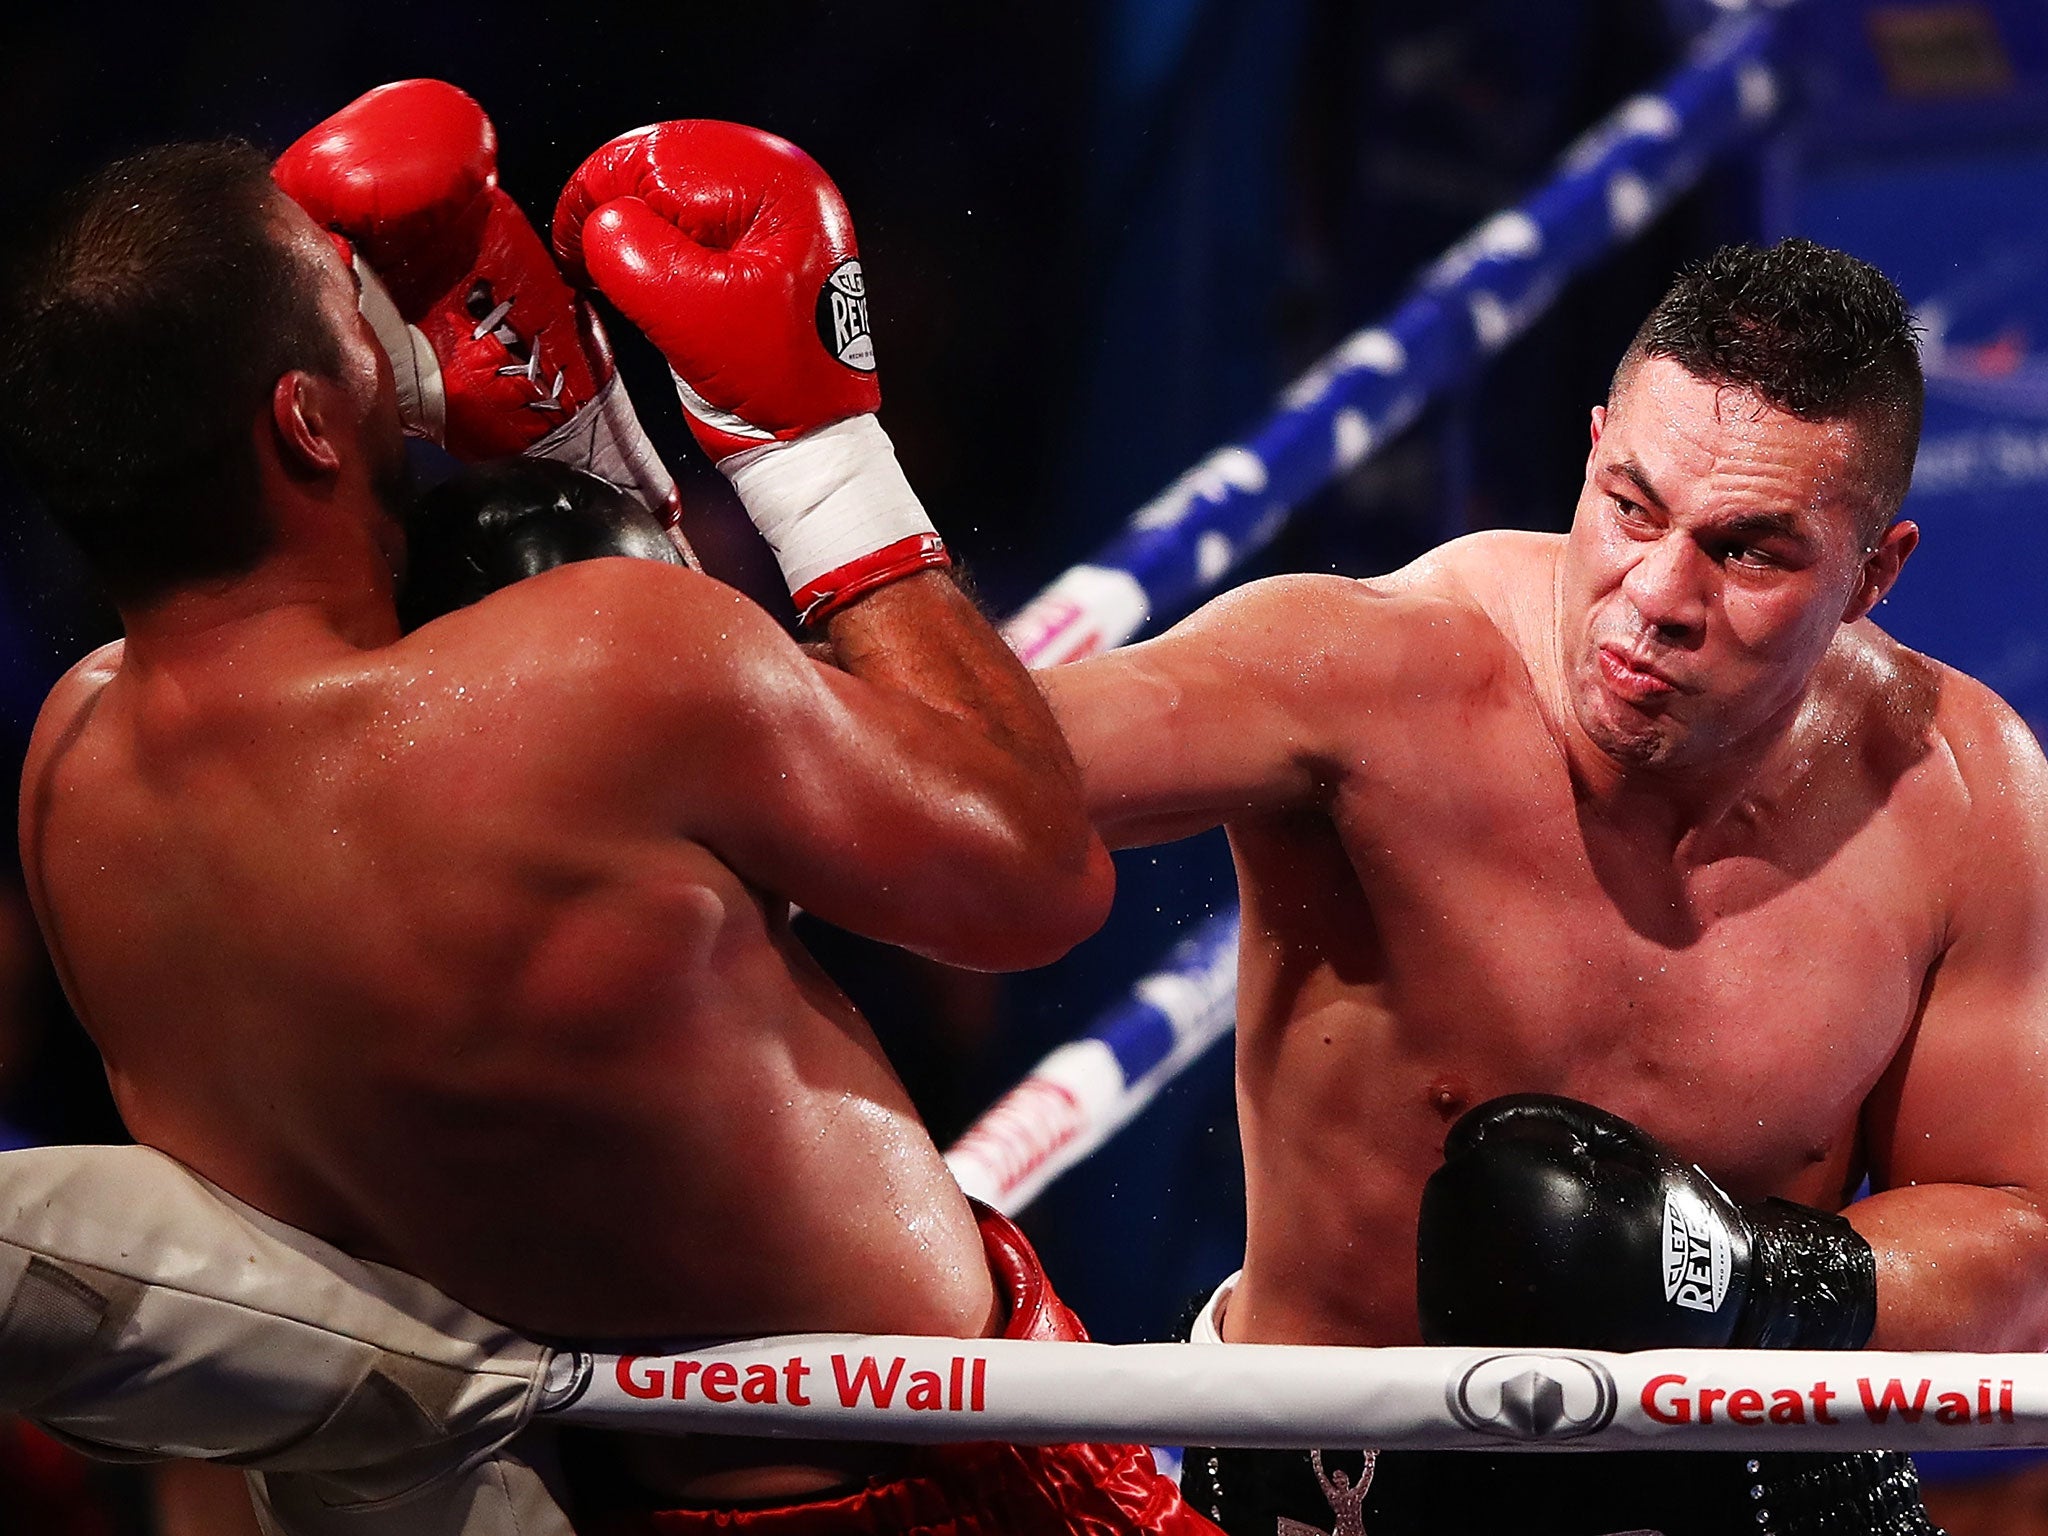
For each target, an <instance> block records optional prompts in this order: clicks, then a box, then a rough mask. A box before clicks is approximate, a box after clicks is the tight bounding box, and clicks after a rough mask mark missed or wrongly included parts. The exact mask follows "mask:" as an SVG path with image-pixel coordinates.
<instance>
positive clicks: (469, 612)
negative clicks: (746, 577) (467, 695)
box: [400, 558, 800, 705]
mask: <svg viewBox="0 0 2048 1536" xmlns="http://www.w3.org/2000/svg"><path fill="white" fill-rule="evenodd" d="M400 649H401V650H403V651H409V652H411V653H413V655H415V656H421V655H424V656H425V657H430V658H442V659H445V660H446V661H448V662H449V663H450V664H452V665H455V666H457V667H458V668H459V669H460V670H463V671H475V672H480V673H482V674H483V675H485V676H492V675H498V674H500V673H509V674H516V676H517V678H518V680H519V681H520V682H521V683H522V684H524V685H525V686H527V687H547V686H548V685H550V684H560V685H563V686H566V687H569V688H573V689H575V690H577V691H579V692H582V693H585V694H586V695H589V696H590V699H591V702H592V703H593V704H597V705H602V704H604V703H606V702H607V699H608V698H610V699H616V697H617V695H618V694H619V693H621V692H623V693H627V694H631V693H633V692H635V691H638V690H642V689H649V688H652V689H656V690H659V691H660V692H662V693H664V694H669V695H674V694H677V693H679V692H680V693H684V694H687V693H692V692H698V691H716V690H718V689H719V688H721V687H724V686H729V685H730V684H731V682H732V680H733V678H734V676H735V675H736V674H740V673H752V672H757V671H758V670H759V669H760V666H761V664H762V663H763V662H770V661H773V662H780V661H785V660H788V659H790V658H793V657H795V656H797V655H798V654H800V653H798V652H797V651H796V648H795V646H794V644H793V643H792V642H791V641H790V640H789V639H788V637H787V636H786V635H785V634H784V633H783V631H782V630H781V628H780V626H778V625H777V624H776V623H775V622H774V621H773V620H772V619H771V618H769V616H768V615H767V614H766V613H764V612H763V611H762V610H761V609H760V607H759V606H758V605H756V604H755V603H754V602H753V601H751V600H750V599H749V598H748V597H747V596H746V595H745V594H744V593H742V592H739V591H737V590H736V589H734V588H732V587H729V586H726V585H725V584H724V583H723V582H720V581H717V580H714V579H713V578H711V577H708V576H704V575H701V574H699V573H698V572H695V571H690V570H685V569H683V568H682V567H680V566H672V565H664V564H661V563H659V562H656V561H652V560H633V559H626V558H617V559H602V560H585V561H580V562H576V563H573V564H569V565H563V566H558V567H556V568H555V569H553V570H550V571H545V572H542V573H541V574H540V575H538V576H530V577H528V578H526V579H525V580H524V581H518V582H514V583H513V584H512V585H510V586H507V587H504V588H502V589H500V590H499V591H497V592H494V593H492V594H491V595H490V596H489V597H486V598H485V599H483V600H482V601H481V602H479V603H476V604H473V605H472V606H470V607H468V608H463V609H459V610H458V611H456V612H454V613H451V614H448V615H446V616H444V617H442V618H440V619H436V620H434V621H433V622H432V623H430V624H426V625H423V626H422V627H421V628H419V629H418V630H416V631H414V632H413V633H412V634H411V635H409V636H408V637H407V638H406V639H405V641H403V642H401V646H400Z"/></svg>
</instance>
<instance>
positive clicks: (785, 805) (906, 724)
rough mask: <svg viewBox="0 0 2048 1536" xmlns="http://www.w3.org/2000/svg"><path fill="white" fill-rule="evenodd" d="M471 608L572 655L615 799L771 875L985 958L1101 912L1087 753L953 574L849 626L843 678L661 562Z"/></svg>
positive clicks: (766, 623) (1038, 945) (877, 932)
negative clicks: (1077, 749) (1085, 790)
mask: <svg viewBox="0 0 2048 1536" xmlns="http://www.w3.org/2000/svg"><path fill="white" fill-rule="evenodd" d="M466 612H467V613H469V614H472V615H476V616H477V620H478V622H489V623H491V625H492V627H494V628H495V627H496V625H497V623H498V622H500V621H501V620H502V621H503V622H504V623H505V624H506V625H507V626H508V627H509V629H510V630H511V632H513V633H516V634H521V635H522V636H523V637H524V638H523V640H522V642H521V643H522V645H523V646H526V647H533V648H535V649H539V650H541V651H542V652H543V653H545V654H551V655H553V656H556V657H558V658H563V659H564V661H565V665H564V667H563V681H564V683H565V689H564V692H565V693H567V694H570V695H573V696H575V697H578V698H579V699H583V700H585V703H584V704H582V705H579V706H578V708H577V709H576V710H574V711H572V717H573V718H575V719H576V720H578V721H579V722H589V723H586V724H583V725H581V726H579V729H583V730H585V731H588V732H589V733H591V734H592V735H593V737H594V739H592V740H589V741H586V742H584V743H582V744H581V750H583V751H586V752H591V753H595V754H597V755H598V757H599V759H600V761H601V764H602V768H603V771H604V772H605V773H607V774H608V775H612V776H613V777H612V784H611V787H610V789H609V790H608V794H609V795H610V796H611V798H612V799H613V800H614V801H615V802H616V803H618V804H619V805H621V806H622V807H631V806H636V805H639V806H646V807H648V808H650V809H652V810H653V812H654V813H655V814H656V815H657V816H659V817H660V818H661V820H662V821H663V823H664V824H665V825H667V826H670V827H672V828H673V830H674V831H676V832H678V833H680V834H681V835H683V836H685V837H688V838H690V839H692V840H694V841H696V842H699V843H702V844H703V845H704V846H705V847H707V848H709V849H710V850H711V851H712V852H713V853H714V854H716V855H717V856H718V857H719V858H720V859H721V860H722V861H723V862H724V863H726V864H727V865H728V866H729V867H730V868H732V870H733V871H734V872H735V873H737V874H738V875H740V876H741V878H743V879H745V880H746V881H747V882H748V883H749V884H752V885H754V886H756V887H758V888H760V889H762V890H764V891H767V892H770V893H772V894H774V895H776V896H781V897H786V898H787V899H789V900H791V901H793V902H795V903H797V904H798V905H799V906H802V907H804V908H806V909H807V910H809V911H811V912H814V913H815V914H817V915H818V916H819V917H822V918H824V919H825V920H826V921H828V922H832V923H836V924H839V925H841V926H843V927H846V928H849V929H851V930H853V931H854V932H857V933H862V934H866V935H868V936H870V937H872V938H876V939H880V940H882V941H884V942H887V943H891V944H898V945H901V946H903V947H905V948H907V949H913V950H916V951H918V952H919V953H922V954H927V955H931V956H933V957H934V958H936V959H940V960H943V961H946V962H948V963H950V964H955V965H965V966H972V967H977V968H985V969H1005V968H1014V967H1021V966H1028V965H1042V964H1045V963H1047V962H1049V961H1051V960H1053V959H1055V958H1057V957H1058V955H1060V954H1062V953H1064V952H1065V951H1066V950H1067V949H1068V948H1070V947H1071V946H1072V945H1073V944H1075V943H1077V942H1078V941H1079V940H1080V939H1082V938H1084V937H1086V936H1087V935H1088V934H1089V933H1091V932H1093V931H1094V929H1095V928H1096V927H1097V926H1098V925H1099V924H1100V923H1101V920H1102V917H1103V915H1104V913H1105V911H1106V910H1107V906H1108V902H1109V898H1110V894H1111V890H1112V887H1113V882H1114V875H1113V873H1112V871H1111V868H1110V864H1109V859H1108V856H1107V854H1106V853H1105V852H1104V850H1103V848H1102V845H1101V843H1100V842H1099V841H1098V840H1097V839H1096V838H1095V836H1094V834H1093V833H1092V831H1091V830H1090V829H1089V827H1088V824H1087V821H1086V818H1085V816H1084V815H1083V813H1082V809H1081V805H1080V800H1079V796H1078V793H1077V775H1076V773H1075V770H1074V768H1073V764H1072V760H1071V759H1070V758H1069V756H1068V755H1067V752H1066V748H1065V745H1064V743H1063V742H1062V741H1061V739H1060V737H1059V734H1058V732H1057V730H1056V728H1055V727H1054V725H1053V723H1052V719H1051V715H1050V713H1049V712H1048V711H1047V709H1046V707H1045V705H1044V703H1043V701H1042V700H1041V699H1040V698H1039V696H1038V693H1037V690H1036V689H1035V688H1033V687H1032V685H1031V681H1030V679H1029V677H1028V676H1027V675H1026V674H1025V673H1024V671H1023V669H1022V667H1021V666H1020V665H1019V664H1018V663H1017V661H1016V658H1015V657H1014V656H1012V655H1011V654H1010V652H1009V650H1008V648H1007V647H1005V646H1004V645H1003V643H1002V641H1001V639H1000V638H999V637H998V636H997V635H996V633H995V631H994V630H993V629H991V628H990V627H989V625H988V624H987V622H986V621H985V620H983V619H982V618H981V616H980V615H979V614H978V613H977V612H976V611H975V610H974V608H973V606H972V604H971V603H970V602H969V601H968V600H967V599H966V598H965V597H964V596H962V595H961V593H960V592H959V591H958V590H957V589H956V588H955V587H954V585H953V583H952V582H951V580H950V579H949V578H948V577H946V576H944V575H943V574H940V573H937V572H929V573H924V574H920V575H916V576H912V577H909V578H907V579H905V580H903V581H899V582H896V583H894V584H892V585H890V586H888V587H885V588H882V589H879V590H877V591H875V592H873V593H871V594H870V595H868V596H866V597H864V598H862V599H860V600H859V601H858V602H856V603H854V604H852V605H851V606H849V607H848V608H846V609H845V610H843V611H842V612H841V613H840V614H838V615H836V616H835V617H834V619H833V621H832V631H831V635H832V640H833V645H834V650H835V652H836V654H837V658H838V661H839V666H838V667H834V666H830V665H827V664H825V663H822V662H820V661H817V660H814V659H813V658H812V657H810V656H808V655H806V654H805V653H804V652H803V650H802V649H800V648H799V647H798V646H797V645H796V644H794V643H793V642H792V641H790V640H789V639H788V637H787V636H785V635H784V634H783V633H782V631H781V630H780V628H778V627H777V626H776V625H775V624H774V623H773V622H772V621H771V620H770V619H769V618H768V616H767V615H766V614H764V613H763V612H761V610H760V609H759V608H757V607H755V606H754V604H753V603H752V602H750V601H749V600H747V599H746V598H745V597H743V596H741V595H740V594H739V593H737V592H735V591H733V590H732V589H731V588H728V587H725V586H723V585H721V584H720V583H718V582H715V581H712V580H710V579H709V578H706V577H702V576H698V575H695V574H694V573H691V572H687V571H680V570H677V569H675V568H674V567H669V566H661V565H657V564H654V563H653V562H646V561H624V560H610V561H601V562H590V563H588V564H586V565H583V566H579V567H564V568H563V569H561V570H559V571H552V572H549V573H548V574H547V575H545V576H542V577H536V578H533V579H532V580H530V581H527V582H521V583H517V584H515V585H514V586H513V587H510V588H507V589H506V590H505V591H504V592H501V593H499V594H497V595H496V596H494V597H493V598H491V599H488V600H486V602H485V603H483V604H480V605H478V606H477V607H476V608H474V609H470V610H466ZM442 622H443V624H446V623H448V622H450V621H442ZM435 628H436V626H429V627H428V629H425V630H422V631H420V636H421V637H424V638H432V636H433V631H434V629H435ZM548 635H553V636H554V637H555V638H554V640H553V641H552V643H550V642H549V641H548V640H547V639H546V638H545V637H546V636H548ZM579 656H580V657H582V658H584V660H583V661H582V662H578V661H576V660H575V658H577V657H579ZM842 668H843V670H842Z"/></svg>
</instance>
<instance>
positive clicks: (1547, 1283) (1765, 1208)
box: [1415, 1093, 1877, 1350]
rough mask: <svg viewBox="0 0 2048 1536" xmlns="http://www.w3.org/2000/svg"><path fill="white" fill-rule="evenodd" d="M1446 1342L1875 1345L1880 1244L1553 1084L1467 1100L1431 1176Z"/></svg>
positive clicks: (1427, 1263)
mask: <svg viewBox="0 0 2048 1536" xmlns="http://www.w3.org/2000/svg"><path fill="white" fill-rule="evenodd" d="M1417 1237H1418V1241H1417V1248H1416V1265H1415V1276H1416V1301H1417V1307H1418V1310H1419V1312H1420V1314H1421V1321H1422V1337H1423V1339H1424V1341H1425V1342H1426V1343H1430V1344H1477V1345H1523V1346H1528V1347H1534V1348H1577V1349H1617V1350H1628V1349H1657V1348H1675V1347H1692V1348H1719V1347H1723V1346H1733V1347H1737V1348H1749V1349H1860V1348H1861V1347H1862V1346H1863V1345H1864V1344H1865V1343H1866V1342H1867V1341H1868V1340H1869V1338H1870V1331H1871V1329H1872V1328H1873V1327H1875V1326H1876V1322H1877V1260H1876V1257H1875V1255H1874V1254H1872V1252H1871V1250H1870V1245H1869V1244H1868V1243H1866V1242H1865V1241H1864V1240H1863V1238H1862V1237H1861V1236H1860V1235H1859V1234H1858V1233H1857V1231H1856V1229H1855V1228H1854V1227H1852V1226H1850V1225H1849V1223H1848V1222H1847V1221H1845V1220H1843V1219H1842V1218H1841V1217H1840V1216H1834V1215H1830V1214H1829V1213H1827V1212H1826V1211H1817V1210H1813V1209H1811V1208H1810V1207H1807V1206H1803V1205H1795V1204H1793V1203H1792V1202H1791V1201H1789V1200H1776V1199H1772V1200H1766V1201H1762V1202H1760V1203H1758V1204H1755V1205H1746V1206H1738V1205H1736V1203H1735V1202H1734V1201H1733V1200H1731V1199H1729V1198H1728V1196H1727V1195H1725V1194H1723V1193H1722V1192H1721V1190H1720V1188H1719V1187H1718V1186H1716V1185H1715V1183H1714V1181H1713V1180H1712V1179H1710V1178H1708V1177H1707V1176H1706V1174H1704V1173H1702V1172H1701V1171H1700V1170H1699V1169H1698V1168H1695V1167H1693V1166H1692V1165H1690V1164H1688V1163H1682V1162H1680V1161H1679V1160H1678V1159H1677V1158H1675V1157H1673V1156H1672V1155H1671V1154H1670V1153H1669V1152H1667V1151H1665V1150H1664V1148H1662V1147H1661V1146H1659V1145H1658V1144H1657V1142H1656V1141H1655V1140H1653V1139H1652V1138H1651V1137H1650V1136H1648V1135H1647V1134H1645V1133H1644V1132H1643V1131H1641V1130H1638V1129H1637V1128H1636V1127H1635V1126H1633V1125H1631V1124H1630V1123H1629V1122H1628V1121H1626V1120H1624V1119H1622V1118H1621V1117H1620V1116H1619V1115H1611V1114H1609V1113H1607V1112H1606V1111H1605V1110H1602V1109H1595V1108H1594V1107H1593V1106H1592V1105H1590V1104H1581V1103H1579V1102H1578V1101H1577V1100H1575V1099H1566V1098H1560V1097H1558V1096H1556V1095H1554V1094H1547V1093H1520V1094H1510V1095H1508V1096H1507V1097H1505V1098H1499V1099H1493V1100H1490V1101H1489V1102H1487V1103H1485V1104H1481V1105H1479V1106H1478V1107H1477V1108H1476V1109H1473V1110H1470V1111H1468V1112H1467V1113H1466V1114H1465V1115H1464V1116H1463V1117H1462V1118H1461V1119H1460V1120H1459V1121H1458V1123H1457V1124H1456V1125H1454V1126H1452V1127H1451V1133H1450V1135H1449V1137H1448V1138H1446V1140H1445V1142H1444V1165H1443V1166H1442V1167H1441V1168H1439V1169H1438V1170H1437V1171H1436V1172H1435V1173H1433V1174H1431V1175H1430V1178H1429V1181H1428V1183H1426V1184H1425V1185H1424V1186H1423V1189H1422V1223H1421V1228H1420V1231H1419V1232H1418V1234H1417Z"/></svg>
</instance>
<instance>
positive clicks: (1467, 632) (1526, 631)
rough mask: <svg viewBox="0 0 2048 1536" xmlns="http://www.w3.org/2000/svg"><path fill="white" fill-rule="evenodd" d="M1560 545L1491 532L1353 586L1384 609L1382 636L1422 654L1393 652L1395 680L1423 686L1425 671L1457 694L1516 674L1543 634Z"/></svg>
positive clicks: (1553, 539) (1541, 537)
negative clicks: (1398, 674) (1397, 667)
mask: <svg viewBox="0 0 2048 1536" xmlns="http://www.w3.org/2000/svg"><path fill="white" fill-rule="evenodd" d="M1561 542H1562V541H1561V540H1560V539H1559V538H1558V537H1557V536H1556V535H1554V534H1542V533H1526V532H1522V531H1520V530H1512V529H1493V530H1488V531H1486V532H1483V533H1474V534H1467V535H1466V536H1465V537H1464V538H1461V539H1453V540H1451V541H1450V542H1449V543H1446V544H1440V545H1438V546H1437V547H1436V548H1435V549H1432V550H1430V551H1429V552H1428V553H1427V554H1425V555H1422V556H1420V557H1419V558H1417V559H1415V560H1413V561H1411V562H1410V563H1409V564H1407V565H1405V566H1403V567H1402V568H1401V569H1400V570H1398V571H1393V572H1390V573H1389V574H1387V575H1385V576H1380V577H1375V578H1373V579H1372V580H1369V581H1365V582H1360V583H1358V585H1359V586H1360V587H1361V588H1363V589H1364V590H1366V591H1368V592H1371V593H1373V594H1374V595H1375V596H1376V597H1378V598H1379V599H1380V600H1381V601H1383V602H1384V603H1386V604H1387V605H1389V606H1388V609H1387V612H1388V613H1389V615H1390V618H1391V623H1389V624H1387V625H1384V626H1382V627H1384V628H1391V629H1394V630H1396V631H1398V632H1399V634H1400V636H1401V637H1402V639H1404V640H1407V639H1411V638H1412V639H1413V640H1414V641H1416V642H1418V643H1419V644H1420V645H1421V646H1422V647H1423V648H1424V650H1423V654H1422V655H1421V656H1420V657H1414V658H1412V659H1414V660H1416V661H1419V662H1422V663H1426V666H1411V665H1408V663H1409V661H1410V660H1411V653H1410V652H1409V651H1408V648H1407V646H1406V645H1403V646H1402V647H1401V648H1400V651H1399V652H1398V654H1399V655H1400V659H1401V663H1402V668H1403V676H1404V678H1407V679H1409V680H1412V681H1414V682H1415V683H1416V684H1417V685H1418V686H1421V687H1426V686H1428V685H1427V683H1426V681H1425V677H1426V673H1427V671H1428V669H1429V668H1435V669H1438V681H1439V683H1440V684H1441V685H1443V686H1444V687H1447V688H1449V689H1454V690H1456V691H1459V692H1465V691H1470V690H1472V689H1475V688H1479V687H1483V686H1486V685H1489V684H1491V683H1493V682H1495V681H1497V680H1498V679H1500V678H1501V677H1502V676H1503V675H1504V674H1507V673H1514V674H1517V675H1519V674H1521V673H1522V672H1523V671H1524V670H1525V662H1524V658H1526V657H1528V656H1530V655H1531V654H1532V653H1533V652H1534V650H1535V648H1536V645H1537V641H1538V639H1539V638H1540V637H1541V636H1542V635H1544V634H1547V633H1548V623H1549V615H1550V602H1551V596H1552V577H1553V575H1554V573H1555V570H1556V558H1557V550H1558V548H1559V545H1560V544H1561Z"/></svg>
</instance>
